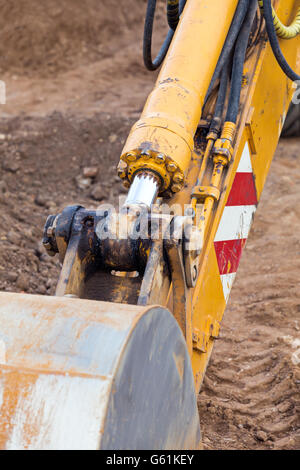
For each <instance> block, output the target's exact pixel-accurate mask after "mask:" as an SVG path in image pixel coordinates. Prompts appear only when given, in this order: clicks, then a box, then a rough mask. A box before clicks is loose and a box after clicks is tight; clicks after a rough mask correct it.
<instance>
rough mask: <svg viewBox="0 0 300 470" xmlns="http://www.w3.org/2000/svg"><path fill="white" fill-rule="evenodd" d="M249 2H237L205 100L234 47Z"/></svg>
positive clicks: (242, 0)
mask: <svg viewBox="0 0 300 470" xmlns="http://www.w3.org/2000/svg"><path fill="white" fill-rule="evenodd" d="M249 2H250V0H240V1H239V3H238V6H237V9H236V12H235V15H234V18H233V20H232V23H231V26H230V29H229V32H228V34H227V38H226V41H225V44H224V46H223V49H222V52H221V55H220V58H219V60H218V63H217V66H216V68H215V71H214V74H213V77H212V79H211V82H210V85H209V88H208V91H207V94H206V101H207V98H208V97H209V95H210V93H211V91H212V89H213V87H214V84H215V82H216V80H217V79H218V78H219V76H220V73H221V71H222V69H223V67H224V65H225V64H226V62H228V58H229V56H230V53H231V52H232V50H233V48H234V45H235V42H236V38H237V37H238V34H239V32H240V29H241V27H242V24H243V21H244V19H245V16H246V13H247V11H248V8H249Z"/></svg>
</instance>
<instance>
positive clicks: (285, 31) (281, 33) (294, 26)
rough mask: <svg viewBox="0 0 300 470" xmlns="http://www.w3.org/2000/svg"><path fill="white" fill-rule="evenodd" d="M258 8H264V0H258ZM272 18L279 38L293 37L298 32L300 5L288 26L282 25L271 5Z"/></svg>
mask: <svg viewBox="0 0 300 470" xmlns="http://www.w3.org/2000/svg"><path fill="white" fill-rule="evenodd" d="M258 3H259V6H260V8H261V9H262V10H263V9H264V0H258ZM272 18H273V24H274V28H275V31H276V34H277V36H278V37H279V38H281V39H293V38H295V37H296V36H297V35H298V34H299V33H300V7H299V8H298V10H297V13H296V16H295V18H294V20H293V21H292V23H291V24H290V26H286V25H284V24H283V23H282V22H281V21H280V19H279V18H278V16H277V14H276V11H275V10H274V8H273V7H272Z"/></svg>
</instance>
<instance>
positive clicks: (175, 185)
mask: <svg viewBox="0 0 300 470" xmlns="http://www.w3.org/2000/svg"><path fill="white" fill-rule="evenodd" d="M171 190H172V191H173V193H179V191H181V186H180V184H173V186H172V187H171Z"/></svg>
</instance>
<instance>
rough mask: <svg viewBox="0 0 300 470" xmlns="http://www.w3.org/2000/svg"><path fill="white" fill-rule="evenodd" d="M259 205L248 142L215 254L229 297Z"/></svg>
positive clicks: (219, 232) (217, 238) (216, 237)
mask: <svg viewBox="0 0 300 470" xmlns="http://www.w3.org/2000/svg"><path fill="white" fill-rule="evenodd" d="M256 206H257V195H256V189H255V182H254V177H253V170H252V164H251V156H250V150H249V145H248V143H246V145H245V148H244V150H243V154H242V156H241V160H240V163H239V166H238V169H237V172H236V175H235V178H234V181H233V185H232V188H231V191H230V194H229V196H228V200H227V203H226V206H225V208H224V211H223V215H222V217H221V220H220V224H219V227H218V230H217V233H216V236H215V243H214V245H215V251H216V256H217V261H218V266H219V272H220V277H221V282H222V286H223V293H224V297H225V299H226V302H227V301H228V298H229V294H230V291H231V288H232V285H233V282H234V279H235V276H236V272H237V269H238V266H239V263H240V259H241V256H242V252H243V248H244V246H245V244H246V241H247V238H248V235H249V231H250V227H251V224H252V221H253V216H254V214H255V211H256Z"/></svg>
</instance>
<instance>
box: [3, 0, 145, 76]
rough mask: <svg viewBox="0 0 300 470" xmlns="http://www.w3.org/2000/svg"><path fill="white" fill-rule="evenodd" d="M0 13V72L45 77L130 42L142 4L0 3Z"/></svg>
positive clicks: (85, 0)
mask: <svg viewBox="0 0 300 470" xmlns="http://www.w3.org/2000/svg"><path fill="white" fill-rule="evenodd" d="M0 11H1V16H0V72H1V73H4V72H7V70H9V71H10V72H11V73H12V72H13V73H16V74H19V73H20V74H22V75H26V74H30V75H31V76H32V74H38V75H39V76H47V75H49V74H50V75H53V74H57V73H59V72H61V71H65V70H68V69H69V68H71V67H74V64H76V63H79V62H80V63H81V65H83V64H87V63H90V62H95V61H96V60H103V59H104V58H107V57H111V55H112V54H113V53H114V51H115V50H116V48H121V49H122V48H123V47H124V46H126V45H127V44H128V43H130V42H132V41H133V40H134V38H135V27H136V25H137V24H138V25H140V24H141V23H142V21H143V17H144V14H145V2H144V1H141V0H139V1H136V0H127V1H126V2H124V1H123V2H120V1H119V0H101V1H99V0H72V1H64V2H62V1H60V0H47V1H46V2H41V1H39V0H18V1H17V2H15V1H14V0H7V1H4V0H1V1H0ZM112 38H113V40H112Z"/></svg>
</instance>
